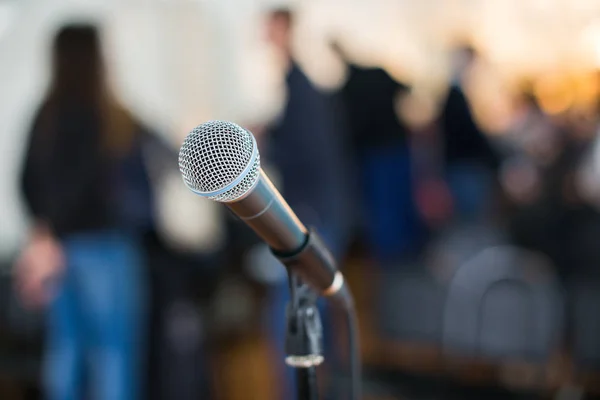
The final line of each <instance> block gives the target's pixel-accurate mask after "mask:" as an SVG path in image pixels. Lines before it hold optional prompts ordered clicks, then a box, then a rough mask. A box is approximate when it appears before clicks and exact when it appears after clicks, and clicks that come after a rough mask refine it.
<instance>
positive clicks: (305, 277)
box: [271, 229, 351, 307]
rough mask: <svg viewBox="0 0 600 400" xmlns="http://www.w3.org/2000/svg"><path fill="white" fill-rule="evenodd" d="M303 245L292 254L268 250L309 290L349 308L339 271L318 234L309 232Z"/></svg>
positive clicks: (347, 295)
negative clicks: (306, 285)
mask: <svg viewBox="0 0 600 400" xmlns="http://www.w3.org/2000/svg"><path fill="white" fill-rule="evenodd" d="M307 236H308V239H307V241H306V242H305V243H304V245H303V246H302V247H301V248H300V249H299V250H297V251H295V252H294V253H293V254H290V253H283V252H279V251H276V250H274V249H271V252H272V253H273V255H274V256H275V257H277V259H279V261H281V263H282V264H283V265H285V266H286V268H288V270H289V271H290V272H291V273H294V274H296V275H297V276H298V277H300V279H301V280H302V281H303V282H305V283H307V284H308V285H309V286H311V287H312V288H313V289H314V290H316V291H317V292H318V293H319V294H324V295H326V296H328V297H331V298H332V300H334V301H336V302H337V301H340V300H341V302H342V305H343V306H344V307H349V306H351V300H350V299H351V296H350V295H349V293H348V288H347V285H345V284H344V282H343V276H342V275H341V273H340V272H339V271H338V268H337V266H336V262H335V259H334V257H333V255H332V254H331V252H330V251H329V249H328V248H327V246H326V245H325V243H324V242H323V239H321V237H320V236H319V234H318V233H317V232H316V231H315V230H314V229H311V230H310V231H309V233H308V235H307Z"/></svg>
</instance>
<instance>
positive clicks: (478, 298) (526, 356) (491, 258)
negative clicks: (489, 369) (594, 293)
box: [443, 246, 565, 361]
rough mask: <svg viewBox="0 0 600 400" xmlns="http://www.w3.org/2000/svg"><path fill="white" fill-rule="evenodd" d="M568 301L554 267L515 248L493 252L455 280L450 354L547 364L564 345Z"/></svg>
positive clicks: (448, 322) (447, 339)
mask: <svg viewBox="0 0 600 400" xmlns="http://www.w3.org/2000/svg"><path fill="white" fill-rule="evenodd" d="M564 324H565V322H564V299H563V294H562V290H561V286H560V284H559V282H558V279H557V276H556V274H555V272H554V271H553V268H552V267H551V265H550V264H549V263H548V262H547V261H546V260H545V259H544V258H542V257H541V256H539V255H537V254H535V253H531V252H528V251H524V250H520V249H518V248H515V247H511V246H498V247H493V248H488V249H486V250H484V251H482V252H480V253H479V254H478V255H476V256H475V257H473V258H472V259H471V260H469V261H468V262H466V263H465V264H464V265H463V266H462V267H461V268H460V269H459V270H458V271H457V272H456V274H455V275H454V277H453V278H452V281H451V283H450V286H449V290H448V297H447V299H446V306H445V312H444V327H443V342H444V349H445V350H446V351H448V352H449V353H450V354H455V355H460V356H467V357H480V358H491V359H493V360H506V359H517V360H530V359H533V360H536V361H537V360H543V361H546V360H547V359H548V358H549V357H550V356H551V353H552V352H553V351H554V350H555V349H557V348H558V346H559V345H560V344H561V340H562V333H563V327H564Z"/></svg>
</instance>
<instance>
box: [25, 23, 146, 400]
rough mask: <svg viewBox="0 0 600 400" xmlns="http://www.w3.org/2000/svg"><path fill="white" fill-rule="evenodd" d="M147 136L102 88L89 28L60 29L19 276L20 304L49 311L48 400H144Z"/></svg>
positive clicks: (32, 161)
mask: <svg viewBox="0 0 600 400" xmlns="http://www.w3.org/2000/svg"><path fill="white" fill-rule="evenodd" d="M145 132H147V131H145V129H144V128H143V127H142V125H141V124H140V123H138V122H137V121H136V120H135V119H134V118H133V116H132V115H131V114H130V113H129V111H128V110H126V109H125V108H124V107H122V106H121V105H120V104H119V102H118V101H117V100H116V99H115V97H114V96H113V95H112V94H111V92H110V90H109V89H108V85H107V84H106V79H105V71H104V65H103V60H102V54H101V45H100V40H99V33H98V31H97V29H96V28H95V27H94V26H92V25H68V26H65V27H62V28H61V29H60V30H59V32H58V33H57V35H56V37H55V40H54V43H53V48H52V80H51V83H50V87H49V91H48V93H47V95H46V96H45V98H44V100H43V101H42V104H41V107H40V108H39V110H38V112H37V114H36V116H35V119H34V121H33V126H32V129H31V133H30V138H29V144H28V147H27V153H26V159H25V163H24V169H23V173H22V180H21V185H22V192H23V195H24V199H25V202H26V205H27V207H28V209H29V211H30V213H31V216H32V219H33V227H32V230H31V235H30V238H29V242H28V244H27V245H26V246H25V248H24V250H23V252H22V254H21V257H20V258H19V260H18V262H17V266H16V274H17V284H18V289H19V290H20V293H21V296H22V298H23V300H24V301H25V302H27V303H28V304H29V305H30V306H38V307H39V306H47V311H48V330H47V344H46V352H45V357H44V370H43V372H44V386H45V395H46V396H45V397H46V398H48V399H49V400H76V399H81V398H88V397H89V396H91V398H93V399H96V400H136V399H139V398H143V395H142V394H141V388H142V385H141V374H143V368H142V366H143V364H142V361H143V351H142V349H143V346H144V343H143V337H144V336H145V330H144V326H145V309H144V308H145V307H144V306H145V303H146V297H145V296H146V293H145V289H146V283H145V277H146V271H144V267H145V260H144V252H143V251H142V246H141V241H142V237H143V236H144V235H145V234H146V233H147V232H149V231H150V230H151V229H152V225H153V222H152V211H151V210H152V209H153V204H152V195H151V190H150V185H149V179H148V176H147V174H146V170H145V165H144V162H143V157H142V143H143V142H144V140H146V139H145V138H146V134H145Z"/></svg>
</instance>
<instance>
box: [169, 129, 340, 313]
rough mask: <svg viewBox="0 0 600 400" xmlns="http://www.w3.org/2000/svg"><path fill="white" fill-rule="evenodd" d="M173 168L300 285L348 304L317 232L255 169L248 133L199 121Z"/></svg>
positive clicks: (252, 141) (254, 150)
mask: <svg viewBox="0 0 600 400" xmlns="http://www.w3.org/2000/svg"><path fill="white" fill-rule="evenodd" d="M179 169H180V171H181V174H182V176H183V181H184V183H185V185H186V186H187V187H188V189H190V190H191V191H192V192H194V193H196V194H198V195H200V196H203V197H206V198H208V199H211V200H214V201H217V202H220V203H224V204H225V205H226V206H227V207H228V208H229V209H230V210H231V211H233V213H234V214H236V215H237V216H238V217H239V218H240V219H241V220H242V221H244V222H245V223H246V224H247V225H248V226H250V228H252V229H253V230H254V232H255V233H256V234H258V236H260V237H261V238H262V239H263V240H264V241H265V242H266V243H267V245H269V247H270V248H271V251H272V253H273V254H274V255H275V256H276V257H277V258H278V259H279V260H280V261H281V262H282V263H283V264H284V265H285V266H286V267H287V268H288V269H290V270H291V271H293V272H294V273H296V274H297V275H298V276H299V277H300V278H301V279H302V281H303V282H304V283H306V284H308V285H309V286H310V287H312V288H313V289H314V290H316V291H317V292H318V293H319V294H321V295H323V296H327V297H330V298H331V299H332V300H334V301H336V302H338V303H341V304H342V305H343V306H344V307H346V308H349V307H351V296H350V294H349V291H348V288H347V285H345V282H344V277H343V275H342V274H341V272H339V271H338V269H337V267H336V264H335V261H334V259H333V256H332V255H331V253H330V252H329V251H328V250H327V248H326V246H325V245H324V243H323V241H322V240H321V239H320V237H319V236H318V234H317V233H316V232H315V231H314V230H308V229H307V228H306V227H305V226H304V225H303V224H302V222H300V220H299V219H298V217H297V216H296V214H294V212H293V211H292V209H291V208H290V206H289V205H288V204H287V203H286V201H285V200H284V199H283V197H282V196H281V194H280V193H279V191H278V190H277V189H276V188H275V186H274V185H273V184H272V183H271V181H270V180H269V178H268V176H267V175H266V174H265V173H264V171H263V170H262V168H261V167H260V155H259V152H258V147H257V143H256V139H255V138H254V136H253V135H252V133H250V132H249V131H248V130H246V129H244V128H242V127H241V126H239V125H237V124H234V123H232V122H226V121H209V122H206V123H203V124H201V125H199V126H197V127H196V128H194V129H193V130H192V131H191V132H190V133H189V134H188V136H187V137H186V138H185V140H184V142H183V145H182V146H181V150H180V152H179Z"/></svg>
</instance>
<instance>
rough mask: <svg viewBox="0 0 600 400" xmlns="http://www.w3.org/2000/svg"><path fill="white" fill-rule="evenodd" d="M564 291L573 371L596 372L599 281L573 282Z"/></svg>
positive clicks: (598, 367) (599, 348)
mask: <svg viewBox="0 0 600 400" xmlns="http://www.w3.org/2000/svg"><path fill="white" fill-rule="evenodd" d="M567 288H568V291H569V297H570V310H569V311H570V314H571V315H570V316H569V317H570V318H569V323H570V333H571V346H572V352H573V360H574V362H575V368H576V369H578V370H580V371H589V370H593V371H600V312H598V310H599V309H600V279H598V278H595V279H577V280H575V281H574V282H572V283H570V284H569V286H568V287H567Z"/></svg>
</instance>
